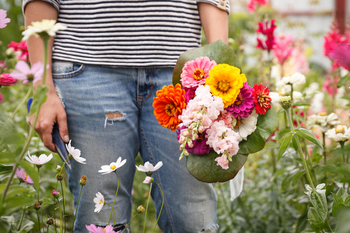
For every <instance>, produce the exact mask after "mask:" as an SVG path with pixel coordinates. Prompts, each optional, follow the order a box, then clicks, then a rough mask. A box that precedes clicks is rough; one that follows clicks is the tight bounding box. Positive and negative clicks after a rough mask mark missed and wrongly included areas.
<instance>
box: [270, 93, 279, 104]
mask: <svg viewBox="0 0 350 233" xmlns="http://www.w3.org/2000/svg"><path fill="white" fill-rule="evenodd" d="M270 98H271V102H272V103H273V105H276V104H279V103H280V98H281V96H280V95H279V94H278V93H277V92H272V91H271V92H270Z"/></svg>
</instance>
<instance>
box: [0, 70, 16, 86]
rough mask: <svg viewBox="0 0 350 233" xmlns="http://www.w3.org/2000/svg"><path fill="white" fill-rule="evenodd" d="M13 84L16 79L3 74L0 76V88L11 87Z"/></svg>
mask: <svg viewBox="0 0 350 233" xmlns="http://www.w3.org/2000/svg"><path fill="white" fill-rule="evenodd" d="M15 83H16V79H14V78H13V77H12V76H11V75H10V74H6V73H3V74H1V75H0V87H1V86H13V85H14V84H15Z"/></svg>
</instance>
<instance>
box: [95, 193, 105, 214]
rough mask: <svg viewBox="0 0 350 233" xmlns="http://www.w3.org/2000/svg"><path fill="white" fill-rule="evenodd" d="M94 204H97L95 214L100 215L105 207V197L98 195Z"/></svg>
mask: <svg viewBox="0 0 350 233" xmlns="http://www.w3.org/2000/svg"><path fill="white" fill-rule="evenodd" d="M94 202H95V210H94V212H96V213H100V211H101V210H102V208H103V206H104V205H105V198H104V196H103V195H102V194H101V193H100V192H98V193H96V197H95V198H94Z"/></svg>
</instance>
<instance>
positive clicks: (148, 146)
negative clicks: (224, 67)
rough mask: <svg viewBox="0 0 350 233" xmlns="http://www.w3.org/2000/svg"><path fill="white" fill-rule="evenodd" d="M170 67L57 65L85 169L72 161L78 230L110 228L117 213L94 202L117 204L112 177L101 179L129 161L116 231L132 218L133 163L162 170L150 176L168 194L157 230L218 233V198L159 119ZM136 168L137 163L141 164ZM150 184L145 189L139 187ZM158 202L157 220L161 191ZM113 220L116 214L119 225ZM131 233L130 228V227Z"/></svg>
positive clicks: (122, 177)
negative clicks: (107, 169) (108, 168)
mask: <svg viewBox="0 0 350 233" xmlns="http://www.w3.org/2000/svg"><path fill="white" fill-rule="evenodd" d="M172 71H173V69H172V68H149V69H143V68H111V67H104V66H93V65H82V64H75V63H71V62H61V61H54V62H53V64H52V73H53V78H54V83H55V86H56V92H57V94H58V96H59V97H60V98H61V100H62V102H63V104H64V106H65V109H66V113H67V119H68V129H69V136H70V138H71V140H72V146H74V147H76V148H78V149H80V150H81V156H82V157H84V158H86V164H80V163H77V162H76V161H74V160H73V161H72V170H71V171H69V170H68V169H66V170H67V173H68V177H69V180H68V186H69V189H70V191H71V192H72V193H73V197H74V206H75V208H78V210H77V218H76V222H75V227H74V232H75V233H81V232H87V230H86V227H85V225H90V224H95V225H99V226H102V227H103V226H106V225H107V223H108V219H109V215H110V212H111V207H110V206H108V205H105V206H104V207H103V208H102V210H101V212H100V213H95V212H94V209H95V203H94V202H93V199H94V197H95V196H96V193H97V192H101V193H102V195H103V196H104V197H105V201H106V202H107V203H113V200H114V196H115V192H116V189H117V178H116V175H115V174H114V173H110V174H106V175H101V174H100V173H98V170H100V169H101V166H102V165H109V164H110V163H111V162H116V161H117V159H118V158H119V157H122V159H126V160H127V162H126V164H125V165H124V166H122V167H121V168H119V169H118V170H117V173H118V176H119V181H120V186H119V192H118V196H117V200H116V204H115V210H116V225H115V229H123V228H124V227H125V226H126V225H127V224H128V222H129V221H130V218H131V207H132V197H131V190H132V186H133V180H134V173H135V157H136V156H137V154H138V153H139V152H140V155H141V158H142V160H143V161H144V162H146V161H149V162H150V163H152V164H153V165H155V164H156V163H158V162H159V161H162V162H163V167H161V168H160V169H159V170H158V171H156V172H155V173H154V174H153V175H152V177H153V178H154V179H155V181H156V182H157V183H158V184H159V185H160V186H161V187H162V189H163V191H164V196H165V199H164V200H165V201H164V202H165V203H164V207H163V211H162V213H161V216H160V219H159V223H158V225H159V227H160V228H161V230H162V231H163V232H164V233H197V232H217V229H218V225H217V218H216V202H217V197H216V194H215V192H214V189H213V187H212V185H211V184H207V183H202V182H199V181H197V180H196V179H195V178H193V177H192V176H191V175H190V174H189V172H188V171H187V169H186V164H185V163H186V161H185V160H186V158H184V159H183V160H181V161H179V156H180V151H179V144H178V142H177V139H176V133H175V132H172V131H171V130H170V129H167V128H164V127H161V126H160V125H159V124H158V121H157V119H156V118H155V116H154V114H153V110H154V109H153V107H152V103H153V98H154V97H155V96H156V92H157V90H160V89H161V88H162V87H163V86H164V85H169V84H171V82H172ZM137 165H138V164H137ZM83 175H85V176H86V177H87V183H86V186H84V188H83V192H82V194H81V198H80V204H79V207H77V206H76V205H77V201H78V197H79V192H80V185H79V180H80V178H81V177H82V176H83ZM139 185H145V184H139ZM152 188H153V189H152V198H153V200H154V203H155V206H156V214H157V216H158V213H159V210H160V208H161V204H162V195H161V192H160V189H159V188H158V187H157V185H153V187H152ZM113 219H114V216H112V221H111V222H112V223H113ZM128 231H129V232H130V229H128Z"/></svg>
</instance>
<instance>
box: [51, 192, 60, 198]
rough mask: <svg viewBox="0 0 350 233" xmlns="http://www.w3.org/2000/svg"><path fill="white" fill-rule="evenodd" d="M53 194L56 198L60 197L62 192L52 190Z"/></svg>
mask: <svg viewBox="0 0 350 233" xmlns="http://www.w3.org/2000/svg"><path fill="white" fill-rule="evenodd" d="M52 196H53V197H54V198H59V196H60V193H59V192H57V191H56V190H52Z"/></svg>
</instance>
